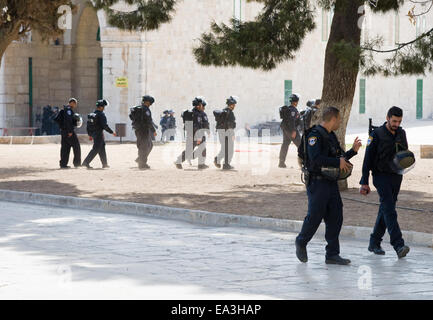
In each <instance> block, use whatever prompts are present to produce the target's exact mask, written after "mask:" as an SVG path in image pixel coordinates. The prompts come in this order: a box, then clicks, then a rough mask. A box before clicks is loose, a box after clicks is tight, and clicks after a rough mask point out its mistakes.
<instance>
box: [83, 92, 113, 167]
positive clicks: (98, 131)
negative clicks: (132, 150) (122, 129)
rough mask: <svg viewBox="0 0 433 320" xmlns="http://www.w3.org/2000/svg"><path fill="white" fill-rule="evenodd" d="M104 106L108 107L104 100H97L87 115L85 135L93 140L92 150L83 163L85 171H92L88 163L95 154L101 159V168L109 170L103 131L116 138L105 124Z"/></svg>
mask: <svg viewBox="0 0 433 320" xmlns="http://www.w3.org/2000/svg"><path fill="white" fill-rule="evenodd" d="M106 106H108V102H107V101H106V100H98V101H97V102H96V110H95V111H94V112H93V113H91V114H89V115H88V121H87V134H88V135H89V137H91V139H92V140H93V148H92V150H90V152H89V154H88V155H87V157H86V159H84V161H83V166H85V167H87V169H92V167H91V166H90V163H91V162H92V160H93V159H94V158H95V157H96V155H97V154H99V158H100V159H101V163H102V168H104V169H105V168H109V166H108V163H107V153H106V152H105V139H104V130H105V131H107V132H108V133H110V134H112V135H113V136H116V133H115V132H114V131H113V130H111V128H110V127H109V126H108V124H107V117H106V116H105V113H104V109H105V107H106Z"/></svg>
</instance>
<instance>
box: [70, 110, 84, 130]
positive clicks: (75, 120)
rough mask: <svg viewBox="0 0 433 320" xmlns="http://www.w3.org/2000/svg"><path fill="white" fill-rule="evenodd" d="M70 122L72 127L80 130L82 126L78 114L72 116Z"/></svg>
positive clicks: (81, 120)
mask: <svg viewBox="0 0 433 320" xmlns="http://www.w3.org/2000/svg"><path fill="white" fill-rule="evenodd" d="M72 120H73V123H74V127H75V128H77V129H79V128H81V126H82V125H83V118H82V117H81V115H80V114H78V113H74V115H73V116H72Z"/></svg>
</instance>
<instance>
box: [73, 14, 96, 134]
mask: <svg viewBox="0 0 433 320" xmlns="http://www.w3.org/2000/svg"><path fill="white" fill-rule="evenodd" d="M72 54H73V56H72V96H74V97H76V98H77V99H78V102H79V103H78V112H79V113H81V114H82V115H83V117H85V116H86V115H87V114H88V113H90V112H92V111H93V110H94V108H95V102H96V100H98V99H101V98H102V95H103V92H102V47H101V43H100V26H99V21H98V16H97V14H96V12H95V10H94V9H93V8H90V7H86V8H84V9H83V11H82V13H81V16H80V18H79V22H78V27H77V33H76V43H75V46H74V49H73V53H72ZM80 131H81V132H83V131H85V128H82V129H81V130H80Z"/></svg>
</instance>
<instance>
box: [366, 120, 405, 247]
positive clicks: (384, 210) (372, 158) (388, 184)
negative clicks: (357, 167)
mask: <svg viewBox="0 0 433 320" xmlns="http://www.w3.org/2000/svg"><path fill="white" fill-rule="evenodd" d="M397 148H399V150H398V151H402V150H407V149H408V144H407V139H406V133H405V131H404V130H403V129H402V128H398V129H397V131H396V133H395V134H392V133H391V132H390V131H389V130H388V129H387V127H386V123H385V124H383V125H382V126H381V127H379V128H377V129H375V130H374V131H373V132H372V133H371V135H370V137H369V139H368V143H367V149H366V151H365V157H364V163H363V166H362V178H361V181H360V182H359V183H360V184H361V185H368V179H369V175H370V171H372V175H373V184H374V186H375V187H376V189H377V193H378V194H379V197H380V206H379V212H378V214H377V220H376V224H375V226H374V229H373V233H372V234H371V236H370V246H371V247H374V246H380V243H381V242H382V238H383V236H384V234H385V231H386V229H388V233H389V235H390V240H391V245H392V246H393V247H394V249H395V250H396V251H398V250H399V249H400V248H402V247H403V246H404V240H403V237H402V233H401V230H400V226H399V224H398V221H397V212H396V210H395V207H396V202H397V197H398V193H399V191H400V186H401V182H402V180H403V176H402V175H400V174H398V173H396V172H394V170H393V169H392V167H391V166H390V163H391V161H392V159H393V158H394V156H395V154H396V153H397V150H396V149H397Z"/></svg>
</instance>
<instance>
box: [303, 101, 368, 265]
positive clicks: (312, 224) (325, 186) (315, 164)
mask: <svg viewBox="0 0 433 320" xmlns="http://www.w3.org/2000/svg"><path fill="white" fill-rule="evenodd" d="M340 122H341V116H340V112H339V110H338V109H337V108H335V107H328V108H326V109H325V110H324V112H323V115H322V123H321V124H320V125H318V126H314V127H313V128H312V129H311V130H308V131H307V133H306V135H305V137H304V138H303V139H306V140H305V141H304V142H305V145H306V152H305V153H306V159H304V161H306V164H307V168H308V175H309V177H308V179H306V180H307V181H306V185H307V196H308V213H307V216H306V217H305V219H304V223H303V225H302V230H301V232H300V233H299V235H298V236H297V238H296V242H295V244H296V256H297V257H298V259H299V260H300V261H301V262H307V261H308V255H307V244H308V242H309V241H310V240H311V239H312V238H313V236H314V234H315V233H316V231H317V228H318V227H319V225H320V223H321V222H322V219H323V220H325V224H326V233H325V239H326V241H327V243H328V245H327V246H326V260H325V262H326V263H327V264H339V265H347V264H349V263H350V260H349V259H343V258H342V257H340V244H339V240H338V237H339V235H340V230H341V227H342V224H343V203H342V200H341V197H340V191H339V189H338V183H337V180H338V179H339V178H341V177H342V176H345V177H347V172H351V170H352V165H351V164H350V163H349V162H348V161H349V159H350V158H352V157H353V156H355V155H356V154H357V152H358V150H359V148H360V147H361V141H360V140H359V139H358V137H357V138H356V139H355V141H354V143H353V147H352V149H350V150H349V151H348V152H344V151H343V150H342V149H341V147H340V143H339V142H338V139H337V136H336V135H335V133H334V131H335V130H337V129H338V128H339V126H340Z"/></svg>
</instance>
